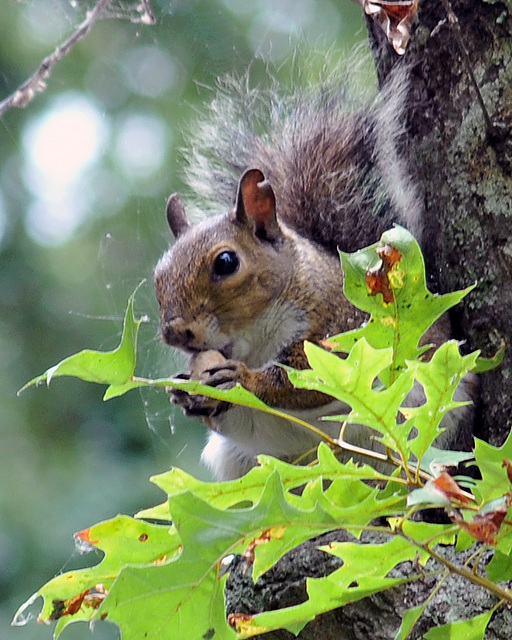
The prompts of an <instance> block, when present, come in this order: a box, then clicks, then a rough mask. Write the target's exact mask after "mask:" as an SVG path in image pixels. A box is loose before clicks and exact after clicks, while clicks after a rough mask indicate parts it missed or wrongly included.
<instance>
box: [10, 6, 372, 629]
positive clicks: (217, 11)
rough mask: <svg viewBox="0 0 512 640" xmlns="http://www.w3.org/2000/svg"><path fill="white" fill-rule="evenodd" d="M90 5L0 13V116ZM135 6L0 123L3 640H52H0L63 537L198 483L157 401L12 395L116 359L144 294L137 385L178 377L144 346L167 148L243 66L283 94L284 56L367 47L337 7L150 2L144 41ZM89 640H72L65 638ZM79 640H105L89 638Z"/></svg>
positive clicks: (195, 432) (356, 17)
mask: <svg viewBox="0 0 512 640" xmlns="http://www.w3.org/2000/svg"><path fill="white" fill-rule="evenodd" d="M94 4H95V3H94V2H93V1H92V0H19V1H16V0H2V2H0V100H1V99H3V98H4V97H5V96H7V95H8V94H9V93H11V92H12V91H13V90H14V89H15V88H16V87H17V86H18V85H19V84H20V83H21V82H23V81H24V80H25V79H26V78H27V77H28V76H30V75H31V74H32V73H33V72H34V71H35V69H36V68H37V66H38V65H39V63H40V62H41V60H42V59H43V58H44V57H45V56H46V55H48V54H49V53H51V52H52V51H53V50H54V48H55V47H56V46H57V45H58V44H59V43H61V42H62V41H63V40H64V39H65V38H67V37H68V36H69V35H70V34H71V33H72V32H73V31H74V29H76V27H77V26H78V24H80V22H81V21H82V20H83V18H84V16H85V14H86V11H87V9H90V8H91V7H92V6H93V5H94ZM138 5H139V3H138V2H137V1H132V0H114V1H113V2H112V4H111V9H110V12H109V15H108V16H107V18H106V19H103V20H101V21H100V22H98V23H97V24H96V25H95V27H94V28H93V30H92V31H91V32H90V33H89V34H88V36H87V37H86V38H85V39H84V40H82V41H81V42H80V43H79V44H78V45H77V46H76V47H75V48H74V49H73V51H72V52H71V54H70V55H69V56H67V57H66V58H65V59H64V60H63V61H62V62H61V63H60V64H59V65H58V66H57V67H56V68H55V69H54V71H53V73H52V75H51V77H50V78H49V79H48V81H47V87H46V90H45V91H44V92H42V93H41V94H38V95H37V96H36V98H35V99H34V101H33V102H32V103H30V104H29V105H28V106H27V108H26V109H23V110H20V109H12V110H10V111H9V112H7V113H6V114H5V115H4V117H3V118H1V119H0V353H1V355H0V436H1V445H0V468H1V469H2V475H1V485H0V637H1V638H3V639H10V638H12V639H13V640H14V639H19V640H27V639H32V638H34V639H36V638H38V639H41V638H50V637H51V630H50V629H47V628H43V627H41V626H38V625H35V624H31V625H28V626H25V627H23V628H10V627H9V624H10V620H11V617H12V615H13V613H14V611H15V609H16V608H17V606H18V605H19V604H20V602H21V601H23V600H25V599H26V598H27V597H28V596H29V595H30V593H32V592H33V591H35V590H36V589H37V588H38V587H39V585H40V584H42V583H43V582H44V581H46V580H48V579H49V578H50V577H51V576H52V575H54V574H55V573H56V572H58V571H59V570H60V569H61V568H62V569H66V570H69V569H70V568H72V567H73V566H75V565H76V564H78V562H77V559H76V555H77V552H76V551H75V550H74V547H73V543H72V538H71V536H72V533H73V532H75V531H78V530H80V529H83V528H84V527H87V526H89V525H90V524H91V523H92V522H98V521H99V520H101V519H103V518H107V517H111V516H113V515H115V513H117V512H124V513H133V512H135V511H137V510H138V509H140V508H143V507H145V506H149V505H151V504H154V503H156V502H159V501H160V500H161V497H162V496H161V494H160V493H159V492H158V491H157V489H156V488H155V487H153V486H152V485H151V484H150V483H149V482H147V478H148V476H149V475H151V474H153V473H157V472H162V471H165V470H166V469H167V468H168V467H169V466H170V465H171V464H177V465H179V466H181V467H183V468H185V469H187V470H188V471H189V472H192V473H195V474H197V475H198V476H199V477H206V476H205V472H204V471H203V470H202V469H201V468H199V467H198V466H197V463H198V458H199V451H200V447H201V445H202V442H203V439H204V432H203V430H202V427H201V426H200V425H194V424H193V423H191V422H190V421H188V420H185V419H184V418H183V417H182V416H181V415H179V414H174V413H172V412H171V409H170V406H169V403H168V399H167V398H166V397H165V394H164V393H161V394H158V393H157V392H154V391H151V392H150V393H148V392H141V394H140V395H137V394H136V393H134V394H129V395H128V396H125V397H122V398H118V399H116V400H113V401H111V402H109V403H106V404H105V403H103V402H102V400H101V395H102V389H100V388H96V386H95V385H86V384H84V383H80V382H78V381H70V380H65V381H62V380H61V381H58V382H56V383H55V384H54V385H53V386H52V388H51V389H50V390H46V389H44V388H40V389H37V390H35V389H31V390H28V391H26V392H25V393H24V394H22V395H21V396H20V397H17V395H16V392H17V390H18V389H19V388H20V387H21V386H22V385H23V384H24V383H25V382H26V381H27V380H29V379H30V378H32V377H34V375H36V374H38V373H39V372H41V371H43V370H45V369H47V368H48V366H50V365H51V364H53V363H55V362H57V361H59V360H61V359H62V358H64V357H66V356H67V355H68V354H70V353H74V352H76V351H79V350H80V349H82V348H85V347H89V348H101V349H111V348H113V347H115V346H116V344H117V343H118V340H119V334H120V330H121V323H122V316H123V310H124V307H125V304H126V300H127V298H128V296H129V295H130V293H131V292H132V291H133V290H134V288H135V286H136V285H137V284H138V283H139V282H140V281H141V280H143V279H146V280H147V283H146V284H145V285H144V286H143V288H142V289H141V291H140V293H139V294H138V296H137V306H138V311H139V313H140V314H144V315H147V322H145V323H144V324H143V327H142V330H141V341H140V345H141V349H140V351H141V352H142V353H144V354H145V361H144V362H142V363H141V365H142V367H141V370H140V371H139V373H140V374H142V375H152V376H156V375H159V374H169V373H171V372H172V371H176V370H178V369H179V368H180V367H181V366H182V363H181V364H180V362H179V358H177V357H176V356H175V355H173V354H170V353H168V352H166V351H165V350H164V349H163V347H162V346H161V345H160V342H159V338H158V325H157V313H156V304H155V301H154V297H153V292H152V285H151V277H152V276H151V274H152V268H153V265H154V264H155V262H156V260H157V259H158V257H159V255H160V254H161V253H162V252H163V250H164V249H165V248H166V246H167V244H168V242H169V234H168V231H167V228H166V224H165V222H164V213H163V209H164V203H165V199H166V197H167V195H168V194H169V193H170V192H171V191H174V190H180V189H183V186H182V185H181V183H180V163H181V162H182V160H181V158H180V153H179V148H180V147H181V146H183V144H184V142H183V136H182V132H183V131H184V130H186V129H187V126H189V123H190V122H191V121H192V120H193V119H194V118H196V117H197V111H198V110H199V111H200V105H201V103H203V102H204V101H207V100H208V97H209V95H210V88H211V87H214V85H215V82H216V78H217V77H218V76H219V75H223V74H226V73H229V72H232V71H235V72H239V73H241V72H243V71H244V70H245V69H246V68H247V67H248V66H249V65H252V69H253V76H254V78H255V79H257V78H258V76H259V74H263V73H264V72H265V68H266V66H267V65H268V64H270V65H271V66H273V67H275V68H276V69H278V71H277V73H279V75H280V77H282V78H283V82H286V76H287V72H288V70H289V67H290V65H289V63H288V62H287V60H288V59H289V58H290V56H291V54H292V53H293V49H294V46H295V44H296V42H303V43H305V46H306V47H307V48H308V49H309V48H311V49H313V48H314V49H315V50H318V56H317V58H316V59H317V60H318V61H319V62H318V63H319V64H321V61H322V51H323V50H325V49H330V48H332V47H333V46H334V47H337V48H340V49H342V50H346V51H348V50H350V49H351V48H352V47H353V45H354V44H355V43H357V42H358V41H361V40H363V39H364V38H365V33H364V28H363V22H362V18H361V15H360V10H359V8H358V7H357V6H356V5H355V4H352V3H350V2H348V0H338V1H337V2H336V3H335V1H334V0H299V1H295V2H292V1H291V0H273V1H272V2H270V0H265V1H262V2H258V3H256V2H249V1H248V0H223V1H221V0H195V1H192V0H190V1H187V0H175V1H169V0H153V1H152V2H151V5H152V7H153V10H154V13H155V16H156V19H157V23H156V25H154V26H149V25H146V24H141V23H140V22H139V23H138V22H137V20H138V18H139V17H140V15H139V14H138V12H137V6H138ZM312 72H314V69H313V71H312ZM55 523H59V525H58V529H55ZM94 561H95V559H91V562H94ZM80 564H81V565H82V566H83V559H82V560H80ZM100 634H101V635H100ZM87 636H88V634H87V632H86V631H84V630H83V629H79V630H78V629H73V628H71V630H67V631H66V633H65V634H64V636H63V637H64V638H74V639H75V640H78V639H79V638H83V637H87ZM95 637H97V638H98V637H101V638H107V637H108V638H111V637H112V638H113V637H116V632H115V630H114V629H113V628H112V630H111V633H109V627H108V626H107V627H106V628H105V627H104V626H102V629H101V630H100V631H98V632H97V633H96V634H95Z"/></svg>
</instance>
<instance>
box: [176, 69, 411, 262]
mask: <svg viewBox="0 0 512 640" xmlns="http://www.w3.org/2000/svg"><path fill="white" fill-rule="evenodd" d="M340 76H341V74H336V77H333V76H332V75H331V76H330V77H329V78H328V79H327V80H325V81H322V82H320V83H318V84H316V85H314V86H307V87H301V88H299V87H296V88H294V90H293V92H289V93H286V92H283V91H281V90H279V89H278V87H277V82H274V83H273V86H272V87H271V88H268V89H262V88H250V87H249V81H248V76H246V77H245V78H244V79H242V80H234V79H233V78H228V79H227V80H224V81H223V82H222V84H221V85H220V87H219V90H218V92H217V94H216V97H215V98H214V99H213V100H212V102H211V103H210V106H209V110H208V112H207V114H206V116H205V118H204V119H202V120H201V121H200V122H198V123H196V124H195V126H194V133H193V135H191V140H190V144H189V146H188V148H187V149H186V151H185V155H186V159H187V165H188V168H187V172H186V181H187V183H188V184H189V186H190V187H191V189H192V191H193V193H194V194H196V196H197V198H198V201H197V203H196V204H199V206H200V208H201V209H202V210H203V211H206V212H208V213H209V212H211V211H215V212H217V213H218V212H219V206H221V207H222V209H221V210H226V208H228V207H231V206H232V205H233V199H234V196H235V193H236V187H237V182H238V179H239V177H240V175H241V174H242V172H243V171H245V169H247V168H249V167H255V168H258V169H261V170H262V171H263V173H264V174H265V176H266V177H267V179H268V180H269V181H270V182H271V184H272V187H273V189H274V191H275V194H276V199H277V207H278V214H279V216H280V218H281V219H282V220H284V221H285V222H287V223H288V224H289V225H290V226H292V227H293V228H295V229H297V230H298V231H299V232H300V233H302V234H303V235H305V236H306V237H308V238H311V239H313V240H315V241H317V242H319V243H320V244H322V245H324V246H326V247H327V248H329V249H331V250H335V249H336V248H337V247H339V248H340V249H342V250H344V251H354V250H356V249H359V248H361V247H363V246H366V245H368V244H370V243H372V242H374V241H376V240H377V239H378V238H379V237H380V235H381V233H382V232H383V231H385V230H386V229H388V228H390V227H391V225H392V223H393V222H397V223H399V224H402V225H404V226H406V227H407V228H408V229H409V230H410V231H411V232H412V233H413V234H414V235H416V237H419V236H420V232H421V222H420V220H421V207H420V205H419V201H418V198H417V196H416V192H415V189H414V186H413V184H412V182H411V180H410V178H409V176H408V172H407V171H406V165H405V160H403V159H402V158H401V156H400V153H399V147H400V146H401V144H402V141H403V134H404V101H405V99H406V94H407V70H406V69H404V70H401V71H398V72H395V73H394V74H393V75H392V76H391V78H390V81H389V82H388V83H387V84H386V86H385V87H384V89H383V91H381V92H380V94H379V95H378V96H377V97H376V98H375V99H373V100H371V101H367V100H366V101H363V104H361V101H360V102H359V105H357V104H356V105H354V97H353V96H352V95H347V90H346V88H345V87H346V85H347V83H346V82H344V81H343V80H341V79H340Z"/></svg>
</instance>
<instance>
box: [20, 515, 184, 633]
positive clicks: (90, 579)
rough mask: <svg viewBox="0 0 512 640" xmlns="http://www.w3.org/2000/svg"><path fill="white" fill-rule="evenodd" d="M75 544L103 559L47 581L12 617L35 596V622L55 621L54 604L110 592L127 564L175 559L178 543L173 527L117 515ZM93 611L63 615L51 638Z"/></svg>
mask: <svg viewBox="0 0 512 640" xmlns="http://www.w3.org/2000/svg"><path fill="white" fill-rule="evenodd" d="M76 537H77V540H78V542H79V544H86V545H87V546H89V547H91V548H92V547H94V548H97V549H99V550H101V551H103V552H104V554H105V557H104V558H103V560H102V561H101V562H100V563H99V564H98V565H96V566H94V567H91V568H89V569H78V570H76V571H69V572H67V573H63V574H60V575H58V576H56V577H55V578H53V579H52V580H50V581H49V582H47V583H46V584H45V585H44V586H43V587H42V588H41V589H39V591H37V592H36V593H35V594H34V595H33V596H32V597H31V598H30V599H29V600H28V601H27V602H26V603H24V604H23V605H22V606H21V607H20V609H19V610H18V612H17V614H16V617H15V620H16V618H21V617H22V616H23V613H24V611H25V610H26V609H27V608H28V606H30V605H31V604H32V603H33V602H34V600H35V599H36V598H38V597H42V598H43V608H42V610H41V613H40V615H39V619H40V620H43V621H48V620H52V619H55V601H64V603H68V602H69V601H70V600H71V599H72V598H75V597H76V596H78V595H79V594H81V593H83V592H85V591H86V590H88V589H94V587H95V586H97V585H103V586H104V587H105V589H107V590H108V589H110V588H111V586H112V584H113V583H114V581H115V580H116V578H117V577H118V575H119V573H120V572H121V569H123V567H125V566H126V565H127V564H128V563H137V564H141V565H147V564H149V565H151V563H160V562H163V561H166V560H170V559H172V558H175V557H176V556H177V554H178V553H179V550H180V545H181V541H180V538H179V536H178V534H177V532H176V530H175V528H174V527H169V526H160V525H155V524H150V523H147V522H143V521H140V520H135V519H133V518H129V517H128V516H117V517H116V518H113V519H112V520H107V521H105V522H100V523H99V524H96V525H94V526H93V527H90V528H89V529H86V530H84V531H81V532H79V533H78V534H76ZM95 613H96V610H95V609H94V608H91V607H86V606H82V607H80V609H79V610H78V611H77V612H76V613H75V614H74V615H64V616H62V617H61V618H60V619H59V620H58V623H57V627H56V629H55V636H54V637H55V638H58V636H59V635H60V633H61V632H62V630H63V629H64V628H65V627H66V626H67V625H68V624H70V623H72V622H77V621H79V620H90V619H91V618H92V617H93V616H94V614H95Z"/></svg>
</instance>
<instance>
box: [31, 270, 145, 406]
mask: <svg viewBox="0 0 512 640" xmlns="http://www.w3.org/2000/svg"><path fill="white" fill-rule="evenodd" d="M141 285H142V283H141V284H140V285H139V287H140V286H141ZM139 287H137V289H136V290H135V291H134V292H133V294H132V295H131V296H130V299H129V301H128V306H127V308H126V312H125V316H124V324H123V335H122V337H121V342H120V343H119V346H118V347H117V348H116V349H114V350H113V351H94V350H92V349H84V350H83V351H80V352H79V353H75V354H74V355H72V356H69V357H68V358H65V359H64V360H62V361H61V362H59V363H58V364H56V365H54V366H53V367H50V368H49V369H48V370H47V371H45V372H44V373H43V374H41V375H40V376H37V377H36V378H33V379H32V380H30V381H29V382H27V384H25V385H24V386H23V387H22V388H21V389H20V390H19V392H18V394H19V393H21V392H22V391H24V390H25V389H27V388H28V387H31V386H33V385H39V384H41V383H42V382H46V383H47V384H48V385H49V384H50V382H51V380H52V379H53V378H56V377H59V376H72V377H74V378H79V379H80V380H85V381H86V382H96V383H98V384H110V385H122V384H124V383H126V382H128V381H129V380H130V379H131V378H132V376H133V374H134V372H135V362H136V351H137V333H138V330H139V326H140V323H141V321H140V320H135V317H134V315H133V304H134V299H135V295H136V293H137V291H138V289H139Z"/></svg>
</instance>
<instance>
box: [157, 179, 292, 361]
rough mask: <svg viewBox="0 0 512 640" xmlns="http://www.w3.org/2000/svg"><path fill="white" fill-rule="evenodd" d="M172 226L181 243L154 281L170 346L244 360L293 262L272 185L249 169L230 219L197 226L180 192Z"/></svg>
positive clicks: (171, 209)
mask: <svg viewBox="0 0 512 640" xmlns="http://www.w3.org/2000/svg"><path fill="white" fill-rule="evenodd" d="M167 221H168V223H169V226H170V228H171V231H172V233H173V234H174V236H175V238H176V242H175V244H174V246H173V247H172V248H171V249H169V251H167V252H166V253H165V254H164V256H163V257H162V258H161V260H160V261H159V263H158V265H157V266H156V269H155V276H154V281H155V289H156V295H157V299H158V302H159V305H160V329H161V334H162V337H163V339H164V341H165V342H166V343H167V344H169V345H171V346H175V347H178V348H180V349H183V350H185V351H188V352H195V351H204V350H206V349H216V350H217V351H220V352H221V353H222V354H223V355H224V356H225V357H227V358H231V357H237V358H242V357H244V356H245V355H247V353H248V352H249V351H251V349H253V348H254V345H252V344H249V342H250V337H249V333H250V328H251V327H252V326H253V324H254V322H255V320H256V319H257V318H258V317H260V315H261V314H262V313H265V312H266V311H268V310H269V308H270V307H271V306H272V304H273V303H274V301H275V300H276V299H278V297H279V294H280V292H281V290H282V288H283V286H285V283H286V274H285V273H283V270H286V268H287V265H288V268H289V267H290V263H291V261H292V257H291V254H290V250H289V248H288V245H289V242H287V233H286V231H285V230H284V228H283V227H282V225H281V224H280V223H279V222H278V220H277V216H276V199H275V195H274V191H273V189H272V187H271V186H270V184H269V183H268V182H267V181H266V180H265V177H264V176H263V173H262V172H261V171H259V170H258V169H249V170H248V171H246V172H245V173H244V174H243V176H242V178H241V179H240V182H239V185H238V192H237V197H236V203H235V207H234V209H233V210H232V211H230V212H229V213H228V214H225V215H221V216H217V217H214V218H211V219H209V220H205V221H204V222H202V223H200V224H198V225H191V224H190V223H189V221H188V219H187V217H186V214H185V208H184V205H183V202H182V201H181V199H180V197H179V196H178V195H177V194H173V195H172V196H171V197H170V198H169V200H168V203H167Z"/></svg>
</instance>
